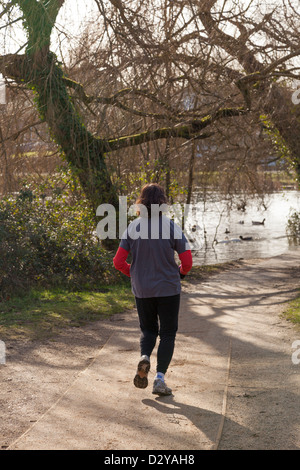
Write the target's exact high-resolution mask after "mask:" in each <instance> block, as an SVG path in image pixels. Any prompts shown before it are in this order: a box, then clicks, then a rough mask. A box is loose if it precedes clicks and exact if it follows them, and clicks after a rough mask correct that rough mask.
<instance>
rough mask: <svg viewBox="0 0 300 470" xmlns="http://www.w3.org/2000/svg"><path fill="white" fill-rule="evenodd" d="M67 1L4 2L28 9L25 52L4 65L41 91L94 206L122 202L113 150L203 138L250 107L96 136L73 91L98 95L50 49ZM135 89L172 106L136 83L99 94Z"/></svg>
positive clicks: (45, 114) (43, 107)
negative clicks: (112, 168) (110, 156)
mask: <svg viewBox="0 0 300 470" xmlns="http://www.w3.org/2000/svg"><path fill="white" fill-rule="evenodd" d="M63 3H64V0H50V1H37V0H24V1H17V0H13V1H11V2H2V4H3V5H4V10H3V12H2V15H3V14H4V13H7V12H9V11H10V10H11V9H12V8H14V7H15V8H18V9H19V10H20V11H21V12H22V20H23V24H24V28H25V29H26V32H27V38H28V42H27V44H26V51H25V53H24V54H7V55H5V56H2V57H1V58H0V70H1V72H2V74H3V75H4V76H5V77H8V78H10V79H12V80H14V81H15V82H17V83H18V84H23V85H24V84H26V85H27V86H29V87H30V88H31V89H32V90H33V92H34V93H35V94H36V103H37V107H38V110H39V113H40V117H41V119H42V120H43V121H45V122H47V124H48V126H49V128H50V131H51V134H52V137H53V138H54V139H55V141H56V143H57V144H58V145H59V146H60V148H61V150H62V152H63V154H64V156H65V158H66V159H67V161H68V162H69V163H70V164H71V166H72V168H73V169H74V171H75V172H76V173H77V174H78V176H79V179H80V181H81V184H82V186H83V188H84V190H85V192H86V194H87V196H88V197H89V199H90V201H91V202H92V204H93V205H94V207H96V206H97V205H98V204H99V203H101V202H102V201H105V202H111V203H113V204H117V193H116V188H115V187H114V185H113V184H112V181H111V178H110V175H109V172H108V169H107V165H106V161H105V155H106V153H107V152H111V151H114V150H118V149H122V148H126V147H130V146H134V145H138V144H141V143H145V142H149V141H154V140H158V139H169V138H171V137H178V138H181V139H192V138H195V137H197V138H203V137H206V135H205V134H203V131H204V130H205V129H206V128H207V127H208V126H209V125H210V124H212V123H213V122H215V121H216V120H218V119H220V118H222V117H229V116H230V117H231V116H236V115H240V114H241V113H244V112H245V109H244V108H242V107H233V108H220V109H216V110H214V112H212V113H211V114H209V115H205V116H203V115H202V116H201V115H199V114H198V115H197V116H196V117H192V118H190V117H189V119H185V120H184V119H183V117H184V116H180V115H179V116H178V117H177V119H176V123H174V121H173V122H172V125H169V126H164V127H157V128H155V129H154V130H145V131H144V132H139V133H138V134H133V135H123V136H122V135H121V136H117V137H113V138H103V137H98V136H94V135H92V133H91V132H90V131H89V130H88V129H87V126H86V125H85V123H84V122H83V120H82V118H81V116H80V114H79V113H78V111H77V109H76V107H75V105H74V102H73V100H72V99H71V95H70V92H69V90H73V91H75V93H76V94H77V97H78V96H80V97H81V99H82V101H83V102H85V103H87V104H88V103H89V102H91V101H93V100H94V99H95V98H94V97H92V98H90V97H88V96H87V95H86V93H85V91H84V90H83V87H82V86H81V84H79V83H77V82H74V81H73V80H71V79H69V78H68V77H66V76H65V75H64V72H63V70H62V67H61V66H60V64H59V63H58V60H57V58H56V56H55V55H54V54H53V53H52V52H51V50H50V39H51V32H52V30H53V27H54V25H55V21H56V18H57V15H58V13H59V10H60V8H61V7H62V5H63ZM112 3H113V2H112ZM132 93H134V94H135V95H137V96H144V97H146V98H147V99H150V100H152V101H156V102H158V103H159V104H160V105H162V106H163V107H164V108H165V109H168V105H167V104H166V103H163V102H161V100H159V99H158V98H157V97H155V96H154V95H153V94H151V93H150V92H148V91H147V90H146V91H145V90H136V89H133V88H127V89H123V90H119V91H118V92H116V93H114V94H113V95H112V96H109V97H97V102H98V103H99V102H100V103H103V104H110V105H113V106H116V105H117V106H121V103H120V102H119V99H120V97H124V96H126V95H127V94H132ZM170 110H171V107H170V106H169V111H170ZM182 121H185V122H183V123H182Z"/></svg>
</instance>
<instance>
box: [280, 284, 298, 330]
mask: <svg viewBox="0 0 300 470" xmlns="http://www.w3.org/2000/svg"><path fill="white" fill-rule="evenodd" d="M284 317H285V318H286V319H287V320H288V321H290V322H292V323H296V324H298V325H299V326H300V290H299V294H298V297H296V299H294V300H292V301H291V302H290V303H289V306H288V308H287V309H286V310H285V312H284Z"/></svg>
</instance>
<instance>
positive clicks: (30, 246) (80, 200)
mask: <svg viewBox="0 0 300 470" xmlns="http://www.w3.org/2000/svg"><path fill="white" fill-rule="evenodd" d="M95 228H96V219H95V215H94V214H93V213H92V211H91V209H90V206H89V204H88V201H87V200H86V198H85V197H84V195H83V193H82V192H81V190H80V187H79V185H78V182H77V181H76V178H74V177H73V176H71V173H70V171H68V169H61V170H60V171H59V172H58V173H57V174H56V175H55V177H52V178H48V179H47V180H46V181H44V183H43V184H40V185H34V184H24V186H23V188H22V189H21V191H20V192H19V194H17V195H15V196H14V197H9V198H4V199H2V200H1V201H0V289H1V295H2V297H3V296H5V295H7V294H9V293H12V292H16V291H20V290H23V289H27V288H28V287H30V286H33V285H34V286H36V285H42V286H57V285H63V286H67V287H69V288H70V289H77V290H78V289H80V288H84V289H87V288H95V287H96V286H97V285H99V283H101V284H103V283H105V282H108V281H111V280H112V279H116V277H117V273H115V270H114V269H112V253H109V252H108V251H106V250H105V249H104V248H103V247H101V245H100V243H99V240H98V238H97V236H96V232H95Z"/></svg>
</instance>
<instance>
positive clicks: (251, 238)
mask: <svg viewBox="0 0 300 470" xmlns="http://www.w3.org/2000/svg"><path fill="white" fill-rule="evenodd" d="M240 239H241V240H242V241H243V242H249V241H250V240H253V237H243V235H240Z"/></svg>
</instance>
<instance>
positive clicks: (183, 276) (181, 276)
mask: <svg viewBox="0 0 300 470" xmlns="http://www.w3.org/2000/svg"><path fill="white" fill-rule="evenodd" d="M180 267H181V266H179V267H178V271H179V276H180V279H184V278H185V274H182V273H181V272H180Z"/></svg>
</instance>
